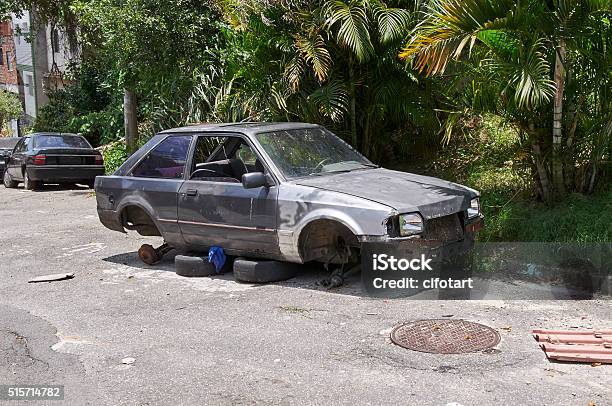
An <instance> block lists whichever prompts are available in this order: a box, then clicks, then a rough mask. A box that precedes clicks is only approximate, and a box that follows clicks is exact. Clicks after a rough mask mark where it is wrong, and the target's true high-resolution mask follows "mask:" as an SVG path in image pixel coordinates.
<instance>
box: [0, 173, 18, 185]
mask: <svg viewBox="0 0 612 406" xmlns="http://www.w3.org/2000/svg"><path fill="white" fill-rule="evenodd" d="M2 183H4V187H5V188H7V189H14V188H16V187H17V182H15V181H14V180H13V178H11V175H9V174H8V172H6V171H5V172H4V176H3V177H2Z"/></svg>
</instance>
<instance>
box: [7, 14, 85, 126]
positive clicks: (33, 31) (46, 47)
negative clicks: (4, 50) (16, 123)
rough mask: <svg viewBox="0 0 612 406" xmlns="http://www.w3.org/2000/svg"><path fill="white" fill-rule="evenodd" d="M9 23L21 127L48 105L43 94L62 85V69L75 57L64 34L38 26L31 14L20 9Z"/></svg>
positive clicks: (63, 70) (63, 72)
mask: <svg viewBox="0 0 612 406" xmlns="http://www.w3.org/2000/svg"><path fill="white" fill-rule="evenodd" d="M12 21H13V31H14V35H15V56H16V59H17V71H18V73H19V76H20V78H21V80H20V82H21V83H20V89H19V90H20V94H22V95H23V100H24V109H25V120H24V121H26V123H24V124H31V123H32V122H33V120H34V119H35V118H36V116H37V115H38V112H39V111H40V108H41V107H42V106H44V105H45V104H47V103H48V102H49V98H48V97H47V93H48V92H49V91H53V90H57V89H61V88H62V87H63V86H64V84H65V83H64V81H65V72H66V69H67V68H68V65H69V64H70V63H71V62H72V61H73V60H74V59H75V56H74V55H73V54H72V52H70V50H69V46H68V45H67V41H66V38H65V35H64V34H63V33H62V32H61V31H60V30H59V29H57V28H53V27H51V26H50V25H48V24H46V25H42V26H41V25H40V24H38V23H37V20H36V14H35V13H34V12H30V11H27V10H24V11H23V12H22V13H21V15H20V16H17V15H13V16H12Z"/></svg>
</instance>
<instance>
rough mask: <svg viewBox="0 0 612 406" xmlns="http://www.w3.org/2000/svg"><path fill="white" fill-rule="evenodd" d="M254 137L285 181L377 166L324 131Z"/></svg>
mask: <svg viewBox="0 0 612 406" xmlns="http://www.w3.org/2000/svg"><path fill="white" fill-rule="evenodd" d="M256 137H257V140H258V141H259V143H260V144H261V146H262V147H263V149H264V150H265V151H266V153H267V154H268V155H269V156H270V158H271V159H272V161H274V163H275V164H276V166H277V167H278V168H279V169H280V171H281V172H283V175H285V177H286V178H288V179H291V178H300V177H305V176H319V175H323V174H325V173H334V172H348V171H352V170H357V169H363V168H369V167H376V165H374V164H372V163H371V162H370V161H368V160H367V159H366V158H365V157H364V156H363V155H361V154H360V153H359V152H357V151H356V150H354V149H353V148H352V147H351V146H350V145H348V144H347V143H346V142H344V141H342V140H341V139H340V138H338V137H337V136H335V135H334V134H332V133H331V132H329V131H327V130H325V129H323V128H299V129H295V130H280V131H273V132H266V133H260V134H257V136H256Z"/></svg>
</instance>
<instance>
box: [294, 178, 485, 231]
mask: <svg viewBox="0 0 612 406" xmlns="http://www.w3.org/2000/svg"><path fill="white" fill-rule="evenodd" d="M294 183H296V184H298V185H302V186H310V187H315V188H318V189H322V190H329V191H334V192H339V193H346V194H349V195H352V196H357V197H361V198H364V199H368V200H371V201H374V202H377V203H380V204H384V205H387V206H389V207H391V208H393V209H395V210H397V211H398V212H399V213H410V212H415V211H418V212H420V213H421V215H422V216H423V217H425V218H426V219H431V218H437V217H442V216H445V215H448V214H452V213H457V212H459V211H462V210H466V209H467V208H468V206H469V204H470V199H471V198H473V197H476V196H478V193H477V192H476V191H475V190H473V189H470V188H468V187H465V186H461V185H458V184H456V183H452V182H448V181H445V180H442V179H437V178H432V177H429V176H422V175H415V174H412V173H407V172H398V171H392V170H389V169H382V168H378V169H365V170H355V171H351V172H346V173H335V174H334V173H330V174H326V175H322V176H311V177H308V178H302V179H296V180H294Z"/></svg>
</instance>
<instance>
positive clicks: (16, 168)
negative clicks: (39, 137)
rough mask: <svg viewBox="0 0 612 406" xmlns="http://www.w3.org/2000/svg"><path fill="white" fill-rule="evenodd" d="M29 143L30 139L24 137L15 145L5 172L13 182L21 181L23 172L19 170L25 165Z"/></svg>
mask: <svg viewBox="0 0 612 406" xmlns="http://www.w3.org/2000/svg"><path fill="white" fill-rule="evenodd" d="M30 143H31V137H24V138H22V139H21V140H19V142H18V143H17V145H15V149H14V150H13V154H12V155H11V159H10V160H9V164H8V167H7V171H8V173H9V175H11V178H13V180H23V171H22V170H21V169H22V167H23V166H24V165H25V163H26V159H27V152H28V147H29V145H30Z"/></svg>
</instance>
